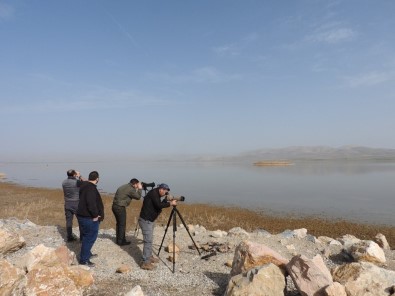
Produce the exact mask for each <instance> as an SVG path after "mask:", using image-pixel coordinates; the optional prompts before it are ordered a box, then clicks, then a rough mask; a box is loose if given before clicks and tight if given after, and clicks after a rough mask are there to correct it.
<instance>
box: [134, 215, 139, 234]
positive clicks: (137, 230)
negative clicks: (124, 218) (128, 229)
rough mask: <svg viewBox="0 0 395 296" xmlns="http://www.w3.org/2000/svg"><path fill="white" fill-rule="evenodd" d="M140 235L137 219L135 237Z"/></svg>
mask: <svg viewBox="0 0 395 296" xmlns="http://www.w3.org/2000/svg"><path fill="white" fill-rule="evenodd" d="M137 235H139V220H138V219H137V222H136V227H135V228H134V236H135V237H136V236H137Z"/></svg>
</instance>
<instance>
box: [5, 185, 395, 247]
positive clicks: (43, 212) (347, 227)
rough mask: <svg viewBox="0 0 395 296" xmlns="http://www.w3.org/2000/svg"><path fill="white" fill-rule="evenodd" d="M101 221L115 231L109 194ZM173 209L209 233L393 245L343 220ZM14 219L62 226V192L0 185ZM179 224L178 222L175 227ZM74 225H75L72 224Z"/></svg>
mask: <svg viewBox="0 0 395 296" xmlns="http://www.w3.org/2000/svg"><path fill="white" fill-rule="evenodd" d="M102 198H103V202H104V207H105V219H104V221H103V223H102V224H101V226H100V227H101V228H105V229H108V228H115V218H114V215H113V214H112V211H111V205H112V198H113V196H112V195H109V194H102ZM141 203H142V202H141V201H135V200H134V201H132V203H131V205H130V206H129V207H128V208H127V213H128V223H127V231H134V230H135V228H136V223H137V219H138V215H139V212H140V208H141ZM178 204H179V205H178V206H177V208H178V210H179V212H180V213H181V215H182V217H183V219H184V221H185V223H186V224H193V225H196V224H199V225H202V226H204V227H205V228H206V229H209V230H217V229H221V230H224V231H228V230H229V229H231V228H233V227H241V228H243V229H245V230H247V231H253V230H255V229H265V230H266V231H269V232H270V233H273V234H275V233H279V232H282V231H284V230H286V229H298V228H307V229H308V232H309V233H310V234H313V235H315V236H321V235H324V236H329V237H334V238H336V237H339V236H341V235H344V234H352V235H355V236H356V237H358V238H361V239H373V238H374V237H375V236H376V234H377V233H382V234H384V235H385V236H386V238H387V240H388V242H389V244H390V245H391V246H392V247H394V246H395V227H394V226H391V225H374V224H362V223H354V222H350V221H346V220H329V219H323V218H319V217H305V216H290V215H289V214H287V215H284V216H279V215H272V214H270V213H262V212H260V213H258V212H254V211H251V210H247V209H242V208H237V207H221V206H214V205H208V204H189V203H188V202H179V203H178ZM170 211H171V210H170V209H164V210H163V212H162V214H161V215H160V217H159V219H158V221H157V224H164V225H166V224H167V222H168V219H169V216H170ZM11 217H15V218H17V219H22V220H24V219H28V220H30V221H32V222H33V223H36V224H39V225H57V226H59V227H65V217H64V202H63V191H62V190H61V189H48V188H34V187H24V186H20V185H17V184H13V183H6V182H0V219H6V218H11ZM179 223H181V221H180V219H178V224H179ZM75 225H77V224H75Z"/></svg>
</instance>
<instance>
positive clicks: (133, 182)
mask: <svg viewBox="0 0 395 296" xmlns="http://www.w3.org/2000/svg"><path fill="white" fill-rule="evenodd" d="M129 183H130V184H132V187H133V188H137V187H138V184H139V183H140V181H139V180H137V179H136V178H133V179H132V180H130V182H129Z"/></svg>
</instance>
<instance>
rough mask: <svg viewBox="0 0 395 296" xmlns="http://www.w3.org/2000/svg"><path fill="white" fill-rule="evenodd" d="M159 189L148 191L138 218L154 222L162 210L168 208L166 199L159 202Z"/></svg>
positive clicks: (168, 204)
mask: <svg viewBox="0 0 395 296" xmlns="http://www.w3.org/2000/svg"><path fill="white" fill-rule="evenodd" d="M160 198H161V197H160V195H159V188H155V189H152V190H150V191H149V192H148V193H147V195H146V196H145V197H144V201H143V206H142V207H141V211H140V217H141V218H143V219H144V220H148V221H151V222H154V221H155V220H156V218H158V216H159V214H160V213H161V212H162V209H163V208H168V207H170V203H169V202H167V200H166V199H164V200H163V201H161V199H160Z"/></svg>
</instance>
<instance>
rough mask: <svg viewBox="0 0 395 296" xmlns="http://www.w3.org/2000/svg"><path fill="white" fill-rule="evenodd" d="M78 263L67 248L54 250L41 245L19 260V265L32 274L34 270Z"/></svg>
mask: <svg viewBox="0 0 395 296" xmlns="http://www.w3.org/2000/svg"><path fill="white" fill-rule="evenodd" d="M76 262H77V261H76V256H75V254H74V252H71V251H70V250H69V249H67V247H66V246H60V247H59V248H57V249H54V248H49V247H46V246H44V245H43V244H40V245H38V246H36V247H35V248H34V249H33V250H31V251H30V252H29V253H27V254H25V255H24V256H22V257H21V258H20V260H18V262H17V265H18V266H19V267H20V268H23V269H26V270H27V271H29V272H30V271H31V270H32V269H34V268H37V269H39V268H43V267H51V266H56V265H59V264H64V265H71V264H75V263H76Z"/></svg>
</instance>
